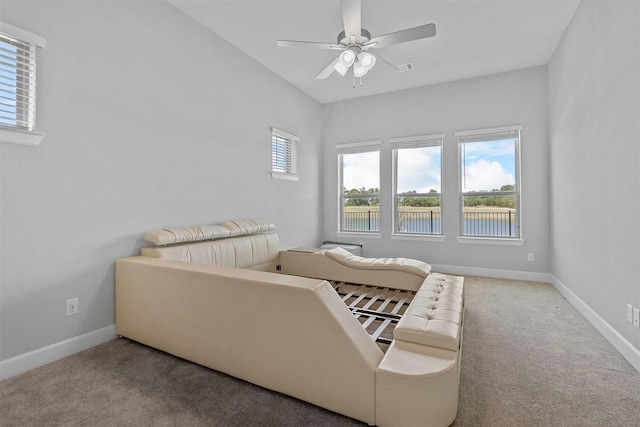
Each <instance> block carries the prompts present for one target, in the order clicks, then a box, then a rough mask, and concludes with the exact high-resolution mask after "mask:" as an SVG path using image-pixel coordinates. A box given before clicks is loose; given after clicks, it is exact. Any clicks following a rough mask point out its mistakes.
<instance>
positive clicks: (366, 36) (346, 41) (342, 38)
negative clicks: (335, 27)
mask: <svg viewBox="0 0 640 427" xmlns="http://www.w3.org/2000/svg"><path fill="white" fill-rule="evenodd" d="M369 40H371V33H370V32H369V31H367V30H365V29H364V28H360V35H359V36H355V43H352V42H351V36H349V37H347V34H346V32H345V31H344V30H343V31H342V32H341V33H340V34H338V44H340V45H342V46H349V45H351V44H355V45H363V44H365V43H367V42H368V41H369Z"/></svg>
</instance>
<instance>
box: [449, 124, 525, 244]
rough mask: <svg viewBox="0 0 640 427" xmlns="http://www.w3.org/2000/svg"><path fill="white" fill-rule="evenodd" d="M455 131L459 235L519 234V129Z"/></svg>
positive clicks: (507, 236) (509, 235) (513, 236)
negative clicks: (458, 174)
mask: <svg viewBox="0 0 640 427" xmlns="http://www.w3.org/2000/svg"><path fill="white" fill-rule="evenodd" d="M521 129H522V127H521V126H512V127H505V128H496V129H485V130H478V131H465V132H456V136H457V137H458V148H459V153H460V197H461V203H460V205H461V208H462V215H461V221H462V223H461V230H462V233H461V234H462V236H470V237H500V238H519V237H520V182H519V181H520V180H519V174H520V171H519V165H520V130H521Z"/></svg>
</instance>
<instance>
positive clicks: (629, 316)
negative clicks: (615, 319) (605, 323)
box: [627, 304, 633, 323]
mask: <svg viewBox="0 0 640 427" xmlns="http://www.w3.org/2000/svg"><path fill="white" fill-rule="evenodd" d="M627 322H629V323H633V306H632V305H631V304H627Z"/></svg>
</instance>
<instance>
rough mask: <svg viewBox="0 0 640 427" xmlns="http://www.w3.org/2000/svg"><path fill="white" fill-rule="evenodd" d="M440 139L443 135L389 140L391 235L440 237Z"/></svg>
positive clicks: (441, 139)
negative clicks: (392, 229) (391, 170)
mask: <svg viewBox="0 0 640 427" xmlns="http://www.w3.org/2000/svg"><path fill="white" fill-rule="evenodd" d="M443 139H444V135H429V136H418V137H411V138H395V139H391V141H390V142H391V145H392V147H393V162H394V165H393V166H394V168H393V186H394V194H395V197H394V233H395V234H415V235H433V234H442V222H441V206H442V203H441V199H442V141H443Z"/></svg>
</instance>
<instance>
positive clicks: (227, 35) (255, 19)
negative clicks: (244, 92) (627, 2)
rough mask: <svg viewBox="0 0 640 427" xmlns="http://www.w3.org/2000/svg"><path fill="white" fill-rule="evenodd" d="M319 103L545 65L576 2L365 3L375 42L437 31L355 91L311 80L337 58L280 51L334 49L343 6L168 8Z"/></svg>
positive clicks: (191, 4) (245, 3) (226, 2)
mask: <svg viewBox="0 0 640 427" xmlns="http://www.w3.org/2000/svg"><path fill="white" fill-rule="evenodd" d="M169 2H170V3H171V4H173V5H174V6H175V7H177V8H178V9H179V10H181V11H182V12H184V13H185V14H187V15H189V16H191V17H192V18H193V19H195V20H196V21H198V22H200V23H201V24H203V25H204V26H206V27H208V28H209V29H211V30H212V31H213V32H215V33H216V34H218V35H219V36H220V37H222V38H223V39H225V40H226V41H228V42H229V43H231V44H232V45H234V46H235V47H237V48H238V49H240V50H241V51H243V52H245V53H246V54H247V55H249V56H250V57H252V58H254V59H255V60H256V61H258V62H259V63H261V64H262V65H264V66H265V67H267V68H269V69H270V70H271V71H273V72H274V73H276V74H278V75H279V76H281V77H282V78H284V79H285V80H287V81H289V82H290V83H291V84H293V85H295V86H296V87H298V88H299V89H301V90H302V91H304V92H305V93H307V94H308V95H310V96H311V97H313V98H314V99H316V100H317V101H319V102H321V103H327V102H333V101H341V100H346V99H351V98H359V97H363V96H368V95H374V94H379V93H385V92H392V91H397V90H402V89H408V88H412V87H418V86H424V85H429V84H434V83H441V82H446V81H453V80H459V79H465V78H469V77H476V76H482V75H487V74H493V73H499V72H503V71H509V70H516V69H520V68H527V67H533V66H537V65H544V64H547V63H548V62H549V60H550V58H551V55H552V54H553V51H554V49H555V48H556V46H557V44H558V42H559V41H560V38H561V37H562V35H563V34H564V31H565V29H566V27H567V25H568V24H569V21H570V20H571V18H572V16H573V14H574V12H575V10H576V8H577V6H578V4H579V2H580V0H412V1H406V0H363V1H362V27H363V28H365V29H367V30H369V32H370V33H371V35H372V37H376V36H379V35H383V34H388V33H392V32H396V31H400V30H403V29H406V28H410V27H415V26H418V25H422V24H428V23H431V22H433V23H435V24H436V29H437V35H436V36H435V37H432V38H428V39H422V40H414V41H411V42H407V43H403V44H398V45H393V46H388V47H384V48H380V49H376V50H375V53H376V54H378V55H380V56H382V57H383V58H384V59H386V60H387V61H389V62H391V63H393V64H396V65H399V64H404V63H407V62H411V63H412V64H413V65H414V67H415V69H414V70H413V71H407V72H402V73H399V72H397V71H396V70H394V69H393V68H392V67H391V66H389V65H387V64H385V63H384V62H383V61H378V62H377V63H376V65H375V67H374V68H373V69H372V70H371V71H370V72H369V73H368V74H367V75H366V76H364V77H363V79H362V86H359V85H356V88H353V78H352V75H351V74H350V73H349V74H347V75H346V76H345V77H342V76H341V75H340V74H338V73H333V74H332V75H331V76H330V77H329V78H327V79H326V80H315V79H314V77H315V75H316V74H317V73H318V72H320V71H321V70H322V69H323V68H324V67H326V66H327V65H328V64H329V63H330V62H331V61H333V59H334V58H336V57H337V55H338V54H339V52H336V51H332V50H319V49H301V48H279V47H276V40H279V39H284V40H304V41H317V42H325V43H336V38H337V35H338V33H340V32H341V31H342V30H343V29H344V27H343V23H342V12H341V10H342V9H341V5H340V0H208V1H203V0H169Z"/></svg>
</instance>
